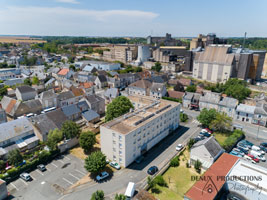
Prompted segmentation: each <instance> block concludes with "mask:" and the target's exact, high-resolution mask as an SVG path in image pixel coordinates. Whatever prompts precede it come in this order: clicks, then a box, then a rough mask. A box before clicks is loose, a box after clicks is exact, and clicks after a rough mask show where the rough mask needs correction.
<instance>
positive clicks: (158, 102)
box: [100, 96, 181, 167]
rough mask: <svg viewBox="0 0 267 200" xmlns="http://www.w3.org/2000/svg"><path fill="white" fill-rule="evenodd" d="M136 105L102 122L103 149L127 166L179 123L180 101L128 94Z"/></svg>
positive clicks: (109, 157) (111, 158)
mask: <svg viewBox="0 0 267 200" xmlns="http://www.w3.org/2000/svg"><path fill="white" fill-rule="evenodd" d="M128 98H129V99H130V101H131V102H132V103H133V105H134V107H135V109H134V110H133V111H132V112H129V113H127V114H125V115H123V116H121V117H118V118H116V119H114V120H112V121H110V122H107V123H105V124H103V125H102V126H100V139H101V151H102V152H103V153H104V154H105V155H106V156H107V158H108V159H109V160H112V161H116V162H118V163H119V164H120V165H121V166H123V167H127V166H128V165H130V164H131V163H132V162H133V161H134V160H135V159H136V158H137V157H139V156H140V155H142V154H143V153H145V152H147V151H148V150H149V149H151V148H152V147H153V146H154V145H156V144H157V143H158V142H159V141H161V140H162V139H163V138H165V137H166V136H167V135H169V133H170V132H172V131H173V130H175V129H177V128H178V126H179V116H180V108H181V105H180V104H179V103H177V102H172V101H168V100H163V99H154V98H151V97H147V96H128Z"/></svg>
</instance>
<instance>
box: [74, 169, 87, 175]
mask: <svg viewBox="0 0 267 200" xmlns="http://www.w3.org/2000/svg"><path fill="white" fill-rule="evenodd" d="M75 171H76V172H79V173H80V174H81V175H83V176H85V175H86V174H85V173H83V172H81V171H80V170H78V169H75Z"/></svg>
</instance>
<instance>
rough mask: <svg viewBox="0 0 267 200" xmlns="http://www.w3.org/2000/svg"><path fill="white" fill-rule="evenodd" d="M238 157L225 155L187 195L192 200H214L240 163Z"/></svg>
mask: <svg viewBox="0 0 267 200" xmlns="http://www.w3.org/2000/svg"><path fill="white" fill-rule="evenodd" d="M238 159H239V158H238V157H236V156H233V155H230V154H228V153H223V154H222V155H221V157H219V159H218V160H217V161H216V162H215V163H214V164H213V165H212V166H211V167H210V168H209V169H208V170H207V171H206V172H205V174H204V175H203V176H202V177H201V179H200V180H199V181H197V182H196V183H195V184H194V185H193V186H192V187H191V188H190V189H189V190H188V191H187V193H186V194H185V196H186V197H187V198H188V199H191V200H213V199H214V198H215V197H216V195H217V193H218V192H219V191H220V190H221V188H222V187H223V185H224V183H225V180H224V179H223V178H221V179H220V177H225V176H227V174H228V173H229V171H230V170H231V169H232V167H233V166H234V164H235V163H236V162H237V161H238Z"/></svg>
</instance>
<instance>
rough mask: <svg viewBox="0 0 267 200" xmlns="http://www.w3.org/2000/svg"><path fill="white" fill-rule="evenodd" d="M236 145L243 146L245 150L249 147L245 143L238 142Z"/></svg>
mask: <svg viewBox="0 0 267 200" xmlns="http://www.w3.org/2000/svg"><path fill="white" fill-rule="evenodd" d="M237 147H241V148H243V149H245V150H247V151H248V150H249V147H248V146H247V145H245V144H242V143H238V144H237Z"/></svg>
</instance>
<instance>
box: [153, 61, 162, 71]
mask: <svg viewBox="0 0 267 200" xmlns="http://www.w3.org/2000/svg"><path fill="white" fill-rule="evenodd" d="M151 69H152V70H153V71H156V72H160V70H161V69H162V66H161V64H160V62H156V63H155V65H154V66H153V67H152V68H151Z"/></svg>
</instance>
